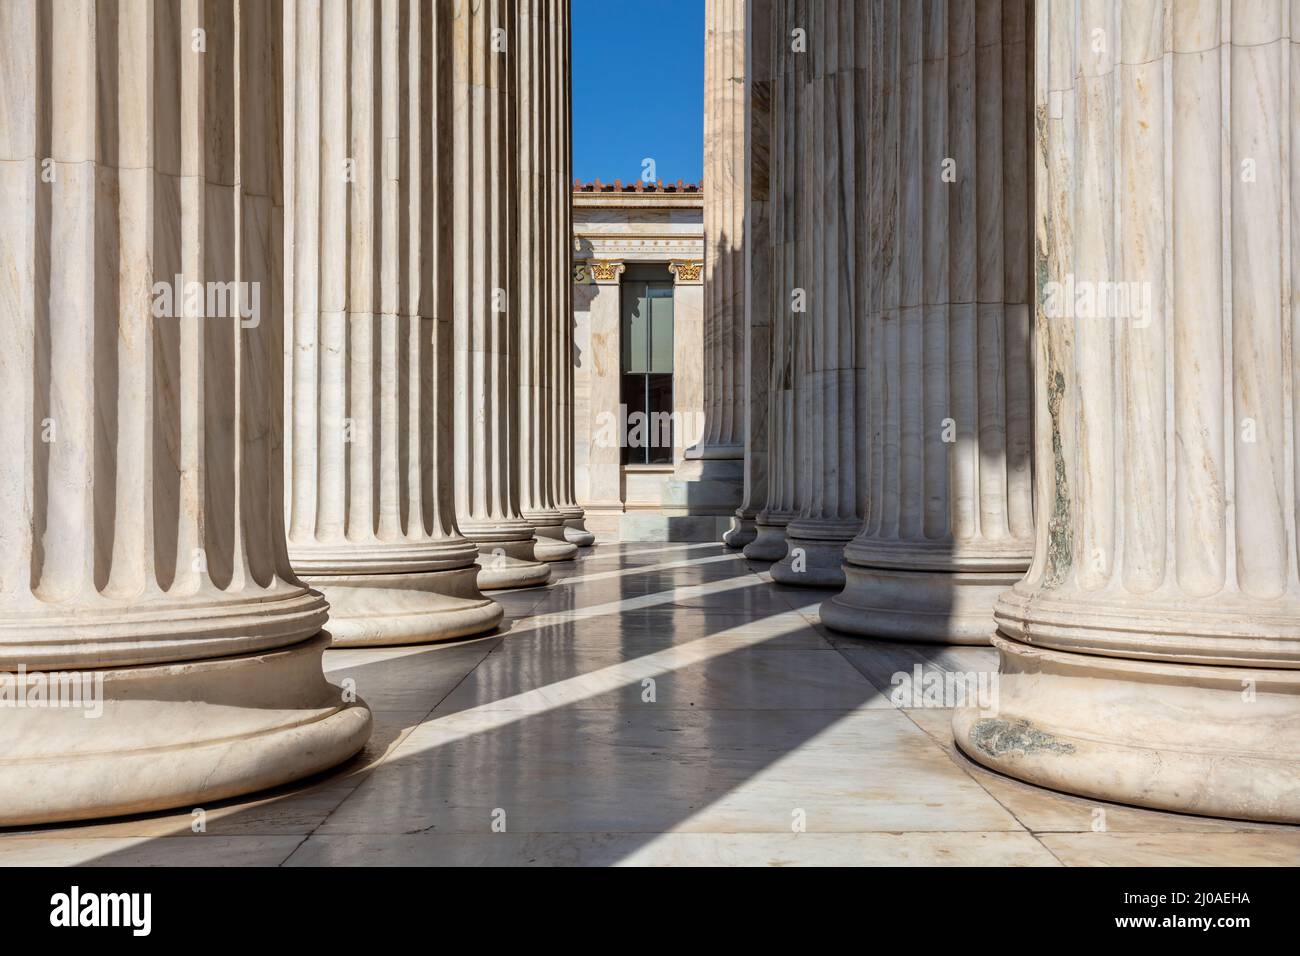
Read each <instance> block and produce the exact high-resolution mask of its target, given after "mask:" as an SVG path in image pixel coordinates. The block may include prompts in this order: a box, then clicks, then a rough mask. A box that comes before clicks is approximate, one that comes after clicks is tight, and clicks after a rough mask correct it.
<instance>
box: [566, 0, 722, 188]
mask: <svg viewBox="0 0 1300 956" xmlns="http://www.w3.org/2000/svg"><path fill="white" fill-rule="evenodd" d="M703 87H704V0H573V175H574V176H576V177H578V178H579V179H582V180H586V181H590V180H592V179H595V178H597V177H599V178H600V179H602V180H604V181H605V182H607V183H609V182H613V181H614V180H615V179H616V178H617V179H622V180H623V181H624V182H632V181H633V180H635V179H637V178H638V177H640V175H641V162H642V160H643V159H645V158H646V157H651V158H653V159H654V161H655V165H656V172H657V173H658V175H657V177H656V178H658V179H662V180H663V181H664V182H675V181H676V180H678V179H684V180H686V181H687V182H699V181H700V178H701V176H702V175H703V172H704V114H703Z"/></svg>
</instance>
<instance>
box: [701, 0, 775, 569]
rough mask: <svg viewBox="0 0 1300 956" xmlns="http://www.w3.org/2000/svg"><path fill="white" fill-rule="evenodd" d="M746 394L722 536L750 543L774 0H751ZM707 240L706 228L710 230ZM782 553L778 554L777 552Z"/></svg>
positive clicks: (764, 433) (757, 446)
mask: <svg viewBox="0 0 1300 956" xmlns="http://www.w3.org/2000/svg"><path fill="white" fill-rule="evenodd" d="M744 7H745V69H744V71H743V72H744V76H743V82H744V97H745V111H744V112H745V115H744V133H745V141H744V144H745V155H744V164H745V182H744V187H743V188H744V189H745V194H744V196H743V202H744V203H745V211H744V216H745V220H744V249H743V251H742V268H743V272H744V277H743V280H742V289H743V303H744V304H743V307H742V311H743V315H744V362H743V364H742V366H741V369H742V372H741V391H742V395H743V400H744V416H743V427H744V438H745V479H744V480H745V497H744V499H743V500H742V501H741V503H740V507H739V508H738V509H736V517H735V519H734V520H733V522H732V526H731V530H730V531H728V532H727V534H726V535H724V536H723V539H722V540H723V542H724V543H725V544H726V545H727V546H728V547H731V548H743V547H745V546H746V545H748V544H750V543H752V542H753V541H754V540H755V539H756V538H757V537H758V525H757V519H758V513H759V512H760V511H761V510H763V508H764V507H765V505H766V502H767V480H768V477H767V476H768V463H767V450H768V424H769V422H768V386H769V380H770V375H771V369H770V363H771V357H772V252H771V241H772V238H771V214H770V209H771V199H770V192H769V187H770V181H769V173H768V154H769V152H770V149H771V123H772V49H771V45H772V36H771V35H772V29H771V18H772V3H771V0H745V2H744ZM706 240H707V236H706ZM778 557H779V555H778Z"/></svg>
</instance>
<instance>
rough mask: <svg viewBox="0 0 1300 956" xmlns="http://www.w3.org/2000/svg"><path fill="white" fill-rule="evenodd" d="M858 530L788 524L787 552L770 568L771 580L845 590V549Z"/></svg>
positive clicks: (805, 586) (809, 523) (797, 522)
mask: <svg viewBox="0 0 1300 956" xmlns="http://www.w3.org/2000/svg"><path fill="white" fill-rule="evenodd" d="M858 530H859V529H858V527H857V526H856V525H855V526H853V527H852V529H851V530H850V528H849V526H847V525H845V526H838V527H837V526H834V525H820V524H817V523H811V522H799V521H791V522H790V524H789V525H788V526H787V527H786V544H787V545H788V550H787V552H786V554H785V557H783V558H782V559H781V560H780V561H778V562H777V563H776V564H774V565H772V569H771V574H772V580H773V581H775V582H777V583H778V584H789V585H793V586H795V587H804V588H842V587H844V547H845V545H847V544H848V543H849V542H850V541H852V540H853V538H854V537H855V536H856V535H857V533H858ZM837 532H838V533H837Z"/></svg>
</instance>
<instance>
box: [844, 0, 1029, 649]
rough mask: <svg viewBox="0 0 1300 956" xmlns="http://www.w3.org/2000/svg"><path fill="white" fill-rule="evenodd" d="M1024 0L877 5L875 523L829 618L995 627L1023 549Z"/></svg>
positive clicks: (938, 636)
mask: <svg viewBox="0 0 1300 956" xmlns="http://www.w3.org/2000/svg"><path fill="white" fill-rule="evenodd" d="M1029 8H1030V0H1002V2H995V3H971V2H968V0H939V2H933V3H927V4H925V5H922V6H916V7H912V6H908V5H902V6H900V5H897V4H884V5H882V6H879V7H874V8H873V10H874V11H875V21H874V23H873V30H872V34H873V37H872V41H873V50H874V56H873V58H872V63H871V68H870V84H871V91H872V101H871V111H872V112H871V117H872V123H871V129H872V131H873V132H872V135H871V138H870V141H869V147H868V149H869V156H868V164H869V166H868V168H869V170H870V174H869V177H868V178H869V179H870V181H871V182H872V183H873V184H875V187H876V188H875V189H874V190H873V191H872V194H871V196H870V199H869V215H870V221H871V239H872V248H871V251H870V257H871V261H872V263H873V269H872V274H871V281H870V301H869V304H868V305H867V306H866V313H867V316H868V320H867V328H866V352H867V357H868V369H867V379H866V380H867V387H866V388H865V389H864V390H863V391H862V392H861V393H860V394H859V396H858V402H859V415H860V416H861V418H862V421H863V422H864V423H865V425H866V427H865V428H863V429H862V437H863V439H864V448H863V450H864V451H865V467H864V469H863V472H862V474H863V482H862V486H861V487H860V488H859V493H860V495H861V497H862V508H863V514H864V517H865V521H864V525H863V529H862V533H861V534H859V535H858V536H857V537H856V538H855V539H854V540H853V541H852V543H850V544H849V546H848V547H847V548H846V549H845V552H844V558H845V564H844V572H845V576H846V579H847V582H846V585H845V588H844V591H843V592H842V593H841V594H839V595H838V596H836V597H835V598H833V599H831V600H830V601H827V602H826V603H825V604H823V605H822V608H821V617H822V621H823V622H825V623H826V624H827V625H829V626H830V627H833V628H835V629H837V630H840V631H846V632H849V633H854V634H860V635H863V636H867V637H874V638H898V639H902V640H909V641H941V642H947V643H956V644H987V643H988V642H989V640H990V638H991V636H992V633H993V604H994V602H995V601H996V600H997V598H998V596H999V595H1000V594H1001V593H1002V592H1003V591H1005V590H1006V589H1007V588H1009V587H1010V586H1011V585H1013V584H1015V583H1016V581H1018V580H1019V579H1020V578H1021V577H1022V576H1023V574H1024V572H1025V570H1026V569H1027V568H1028V567H1029V557H1030V553H1031V551H1032V549H1033V501H1032V480H1031V469H1030V457H1031V444H1032V436H1031V428H1032V425H1031V422H1032V410H1031V404H1030V391H1031V388H1030V379H1031V367H1032V363H1031V360H1030V341H1029V339H1030V335H1029V304H1028V303H1029V301H1030V299H1029V296H1030V292H1029V264H1030V259H1029V240H1028V236H1029V228H1030V211H1029V210H1030V208H1031V203H1030V187H1029V181H1030V178H1029V176H1028V163H1029V145H1030V125H1029V113H1028V105H1027V104H1028V100H1027V90H1028V81H1029V74H1028V64H1027V57H1026V53H1025V50H1026V42H1025V41H1026V26H1027V23H1028V19H1029Z"/></svg>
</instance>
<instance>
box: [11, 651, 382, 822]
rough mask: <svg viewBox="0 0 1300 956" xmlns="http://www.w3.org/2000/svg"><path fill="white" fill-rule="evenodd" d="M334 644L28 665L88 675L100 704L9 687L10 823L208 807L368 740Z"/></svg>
mask: <svg viewBox="0 0 1300 956" xmlns="http://www.w3.org/2000/svg"><path fill="white" fill-rule="evenodd" d="M327 643H328V639H327V638H326V637H325V636H324V635H319V634H318V635H316V636H314V637H312V638H310V639H309V640H306V641H303V642H301V643H299V644H294V645H291V646H289V647H286V648H281V649H278V650H274V651H266V652H263V653H258V654H246V655H240V656H235V657H221V658H215V659H212V660H202V661H188V662H185V663H179V664H156V665H141V666H136V667H124V668H116V669H113V668H108V669H103V670H83V671H64V672H61V674H55V673H48V674H43V673H41V672H33V673H30V674H28V675H27V681H28V684H29V686H30V683H31V681H32V680H33V679H41V678H47V679H48V678H52V677H56V676H62V677H64V678H66V677H67V676H68V675H71V674H77V675H82V676H83V677H84V678H85V679H86V683H87V684H88V685H89V690H88V693H87V695H86V696H90V697H91V698H92V699H94V700H96V701H98V705H96V706H97V707H98V706H100V705H102V711H100V712H99V715H98V716H93V715H94V714H95V713H96V709H95V708H87V707H84V706H81V707H68V706H62V707H57V708H55V707H43V708H36V707H34V706H32V705H31V704H30V703H29V704H28V706H26V707H18V706H14V698H13V697H12V695H11V696H10V698H9V700H8V703H7V704H6V705H5V706H3V709H2V710H0V715H2V716H3V720H0V754H2V755H3V756H2V757H0V826H27V825H31V824H36V823H58V822H63V821H68V820H89V819H94V818H98V817H109V816H120V815H123V814H128V813H145V812H149V811H154V810H167V809H171V808H174V807H201V806H205V805H208V804H211V803H213V802H215V801H218V800H224V799H226V798H228V797H235V796H239V795H241V794H246V793H252V792H253V791H256V790H264V789H266V788H268V787H274V786H279V785H281V784H285V783H289V782H290V781H293V780H297V779H300V778H302V777H307V776H310V775H311V774H314V773H319V772H320V771H322V770H327V769H329V768H330V767H333V766H335V765H337V764H339V763H342V762H343V761H344V760H347V759H348V758H349V757H351V756H352V755H353V754H355V753H356V752H357V751H359V750H360V749H361V747H362V746H363V745H364V744H365V742H366V739H367V738H368V737H369V736H370V726H371V717H370V710H369V708H367V707H366V705H365V704H364V703H362V702H361V701H356V702H348V701H345V700H344V699H343V692H342V691H341V690H340V689H339V688H338V687H335V686H334V685H333V684H331V683H330V682H329V681H328V680H326V679H325V676H324V673H323V671H322V669H321V654H322V652H323V651H324V649H325V646H326V644H327ZM6 676H9V675H6ZM10 679H13V678H10ZM101 681H102V683H101ZM11 687H12V685H11ZM96 687H97V688H98V690H96V689H95V688H96ZM84 699H85V698H84V697H83V701H84Z"/></svg>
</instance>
